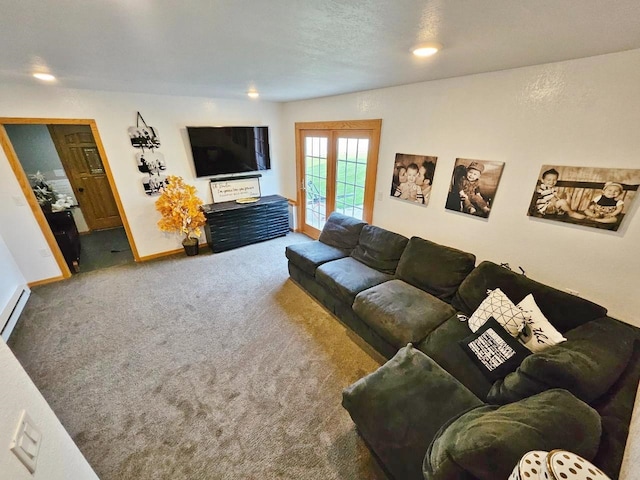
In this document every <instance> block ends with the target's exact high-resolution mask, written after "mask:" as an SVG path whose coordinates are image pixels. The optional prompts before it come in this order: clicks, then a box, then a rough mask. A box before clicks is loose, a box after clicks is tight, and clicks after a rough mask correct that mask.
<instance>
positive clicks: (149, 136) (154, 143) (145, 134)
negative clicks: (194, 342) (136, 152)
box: [127, 126, 160, 149]
mask: <svg viewBox="0 0 640 480" xmlns="http://www.w3.org/2000/svg"><path fill="white" fill-rule="evenodd" d="M127 132H128V133H129V138H130V139H131V145H132V146H133V147H135V148H148V149H153V148H159V147H160V139H159V138H158V131H157V130H156V129H155V128H153V127H147V126H143V127H129V128H128V129H127Z"/></svg>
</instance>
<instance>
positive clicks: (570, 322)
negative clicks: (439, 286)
mask: <svg viewBox="0 0 640 480" xmlns="http://www.w3.org/2000/svg"><path fill="white" fill-rule="evenodd" d="M495 288H500V289H501V290H502V291H503V292H504V293H505V294H506V295H507V297H509V299H510V300H511V301H512V302H513V303H516V304H517V303H519V302H520V301H521V300H522V299H523V298H524V297H526V296H527V295H528V294H530V293H531V294H533V296H534V298H535V299H536V303H537V304H538V306H539V307H540V310H541V311H542V313H543V314H544V316H545V317H547V319H548V320H549V322H551V324H552V325H553V326H554V327H555V328H556V329H557V330H559V331H560V332H561V333H564V332H566V331H568V330H571V329H572V328H575V327H577V326H578V325H582V324H583V323H587V322H589V321H591V320H594V319H596V318H601V317H604V316H605V315H606V314H607V309H606V308H604V307H601V306H600V305H597V304H595V303H593V302H590V301H589V300H585V299H584V298H580V297H577V296H575V295H571V294H569V293H565V292H562V291H560V290H557V289H555V288H552V287H549V286H547V285H544V284H542V283H539V282H536V281H535V280H531V279H530V278H527V277H525V276H524V275H520V274H518V273H514V272H512V271H511V270H508V269H506V268H504V267H501V266H499V265H496V264H495V263H491V262H482V263H481V264H480V265H478V266H477V267H476V268H475V269H474V270H473V271H472V272H471V273H470V274H469V275H468V276H467V278H466V279H465V280H464V281H463V282H462V284H461V285H460V288H459V289H458V291H457V292H456V295H455V296H454V297H453V300H452V302H451V304H452V305H453V306H454V307H455V308H457V309H458V310H460V311H462V312H464V313H465V314H467V315H471V314H472V313H473V312H474V311H475V310H476V309H477V308H478V307H479V306H480V304H481V303H482V301H483V300H484V299H485V298H486V296H487V290H493V289H495Z"/></svg>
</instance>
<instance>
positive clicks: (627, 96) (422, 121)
mask: <svg viewBox="0 0 640 480" xmlns="http://www.w3.org/2000/svg"><path fill="white" fill-rule="evenodd" d="M639 85H640V50H634V51H629V52H624V53H619V54H612V55H605V56H599V57H591V58H587V59H582V60H575V61H569V62H562V63H555V64H549V65H541V66H535V67H529V68H521V69H515V70H507V71H502V72H496V73H488V74H482V75H474V76H468V77H460V78H453V79H448V80H442V81H434V82H426V83H420V84H413V85H407V86H401V87H394V88H387V89H380V90H373V91H367V92H361V93H356V94H350V95H341V96H336V97H328V98H321V99H317V100H309V101H301V102H294V103H288V104H285V107H284V123H283V128H284V131H285V132H286V134H287V138H286V141H285V143H284V146H285V148H286V150H285V157H286V158H293V157H294V155H295V151H294V123H295V122H301V121H323V120H348V119H366V118H382V137H381V141H380V157H379V163H378V177H377V186H376V191H377V192H379V193H381V194H382V196H383V199H382V200H381V201H380V200H377V201H376V202H375V208H374V217H373V223H374V224H376V225H379V226H381V227H384V228H388V229H390V230H393V231H396V232H399V233H402V234H404V235H407V236H411V235H418V236H421V237H424V238H427V239H430V240H433V241H436V242H439V243H443V244H446V245H450V246H453V247H457V248H460V249H463V250H467V251H470V252H473V253H475V254H476V255H477V257H478V261H481V260H485V259H486V260H491V261H494V262H496V263H502V262H509V263H510V265H511V266H512V267H517V266H522V268H524V269H525V270H526V272H527V274H528V276H530V277H531V278H534V279H536V280H539V281H541V282H543V283H548V284H550V285H553V286H556V287H558V288H561V289H564V288H571V289H573V290H576V291H578V292H580V295H581V296H583V297H585V298H588V299H590V300H592V301H595V302H597V303H599V304H602V305H603V306H605V307H607V308H608V309H609V312H610V314H611V315H613V316H615V317H617V318H620V319H622V320H625V321H627V322H629V323H634V324H636V325H640V315H638V312H640V296H639V295H637V290H638V284H639V283H640V275H639V271H640V255H639V253H638V245H640V214H639V213H638V207H639V206H640V205H638V204H636V205H635V206H634V207H633V208H632V209H631V211H630V212H629V213H628V214H627V217H626V218H625V221H624V223H623V225H622V227H621V228H620V229H619V231H618V232H606V231H600V230H596V229H593V228H587V227H580V226H571V225H567V224H563V223H560V222H550V221H548V220H541V219H533V218H530V217H527V215H526V212H527V208H528V205H529V201H530V199H531V195H532V192H533V188H534V186H535V183H536V180H537V177H538V174H539V171H540V167H541V165H542V164H552V165H576V166H593V167H612V168H640V135H639V134H638V126H639V125H640V88H638V86H639ZM397 152H400V153H412V154H420V155H435V156H438V158H439V159H438V163H437V167H436V171H435V178H434V184H433V190H432V195H431V200H430V204H429V206H428V207H426V208H423V207H420V206H417V205H411V204H407V203H403V202H400V201H398V200H394V199H391V198H389V197H388V192H389V188H390V182H391V175H392V169H393V160H394V157H395V154H396V153H397ZM458 157H460V158H472V159H480V160H496V161H502V162H505V164H506V165H505V168H504V172H503V175H502V179H501V181H500V185H499V188H498V191H497V195H496V198H495V202H494V204H493V208H492V212H491V215H490V218H489V219H488V220H484V219H480V218H475V217H471V216H469V215H464V214H459V213H455V212H451V211H447V210H445V209H444V205H445V200H446V196H447V190H448V186H449V181H450V178H451V172H452V169H453V164H454V161H455V159H456V158H458ZM287 173H288V176H287V178H286V182H285V185H286V190H284V192H283V194H285V195H287V196H288V197H289V198H295V194H296V191H295V187H296V183H295V169H294V168H293V164H292V167H291V168H289V169H288V170H287ZM639 203H640V202H639Z"/></svg>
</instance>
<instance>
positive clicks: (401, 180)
mask: <svg viewBox="0 0 640 480" xmlns="http://www.w3.org/2000/svg"><path fill="white" fill-rule="evenodd" d="M437 161H438V157H432V156H427V155H412V154H408V153H396V159H395V163H394V166H393V177H392V179H391V196H392V197H394V198H399V199H400V200H404V201H407V202H412V203H417V204H420V205H427V204H428V203H429V197H430V196H431V185H432V184H433V175H434V173H435V171H436V162H437Z"/></svg>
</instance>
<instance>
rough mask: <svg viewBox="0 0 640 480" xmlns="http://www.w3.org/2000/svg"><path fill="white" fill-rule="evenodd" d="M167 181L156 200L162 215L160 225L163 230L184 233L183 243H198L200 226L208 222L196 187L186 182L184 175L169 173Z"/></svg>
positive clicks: (157, 208)
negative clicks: (201, 207)
mask: <svg viewBox="0 0 640 480" xmlns="http://www.w3.org/2000/svg"><path fill="white" fill-rule="evenodd" d="M167 182H168V185H166V186H165V187H163V188H162V190H161V194H160V197H159V198H158V200H156V210H158V211H159V212H160V214H161V215H162V218H161V219H160V221H159V222H158V227H160V230H162V231H163V232H177V233H180V234H182V233H184V235H185V237H184V239H183V240H182V245H185V246H187V245H194V244H197V243H198V237H199V236H200V227H201V226H203V225H204V224H205V223H206V219H205V216H204V213H203V212H202V210H201V209H200V206H201V205H202V203H203V202H202V200H201V199H200V198H198V196H197V195H196V188H195V187H194V186H192V185H189V184H187V183H185V182H184V180H183V179H182V177H179V176H177V175H169V177H167Z"/></svg>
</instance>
